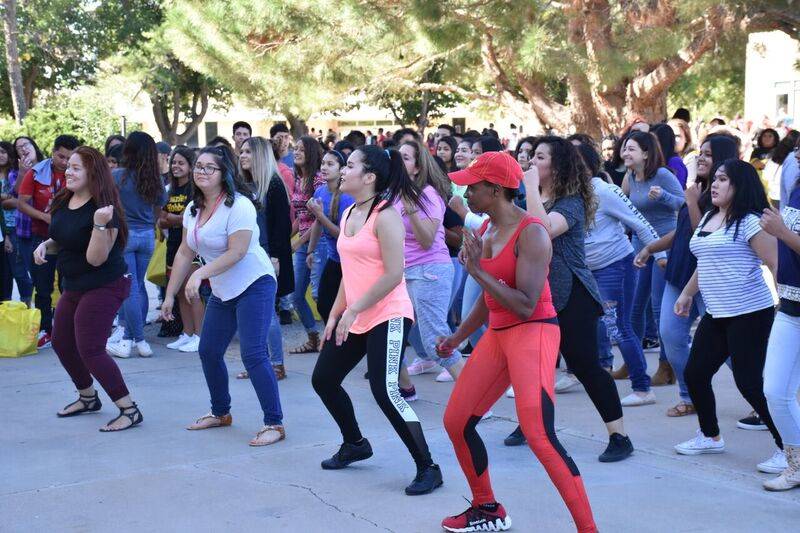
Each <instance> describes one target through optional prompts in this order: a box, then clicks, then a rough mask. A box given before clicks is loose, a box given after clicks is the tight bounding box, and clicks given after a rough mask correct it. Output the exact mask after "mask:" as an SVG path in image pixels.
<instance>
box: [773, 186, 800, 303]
mask: <svg viewBox="0 0 800 533" xmlns="http://www.w3.org/2000/svg"><path fill="white" fill-rule="evenodd" d="M783 222H784V224H786V227H787V228H789V229H790V230H792V232H793V233H797V234H800V187H795V188H794V189H793V190H792V191H791V195H790V196H789V201H788V202H787V204H786V205H785V206H783ZM778 296H779V297H780V299H781V311H783V312H784V313H786V314H789V315H791V316H800V255H798V254H797V252H795V251H794V250H792V249H791V248H789V246H788V245H787V244H786V243H785V242H783V241H781V240H778Z"/></svg>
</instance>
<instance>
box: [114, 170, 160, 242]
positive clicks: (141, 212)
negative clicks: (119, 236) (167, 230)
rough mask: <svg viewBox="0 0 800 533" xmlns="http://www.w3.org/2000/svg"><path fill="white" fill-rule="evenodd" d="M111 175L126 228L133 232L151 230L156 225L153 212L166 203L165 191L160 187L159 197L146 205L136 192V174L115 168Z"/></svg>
mask: <svg viewBox="0 0 800 533" xmlns="http://www.w3.org/2000/svg"><path fill="white" fill-rule="evenodd" d="M111 175H112V176H114V181H115V182H116V184H117V187H118V188H119V196H120V200H121V202H122V207H123V208H124V209H125V219H126V220H127V221H128V228H129V229H131V230H133V231H142V230H146V229H153V228H154V227H155V223H156V215H155V212H156V211H157V210H160V209H161V207H163V206H164V204H166V203H167V191H166V189H164V188H163V187H162V189H161V196H159V197H158V198H156V201H155V202H154V203H148V202H146V201H145V200H144V199H143V198H142V197H141V196H140V195H139V192H138V191H137V190H136V173H135V172H134V171H133V170H128V169H126V168H115V169H114V170H113V171H112V172H111ZM123 178H124V179H123ZM159 183H160V180H159Z"/></svg>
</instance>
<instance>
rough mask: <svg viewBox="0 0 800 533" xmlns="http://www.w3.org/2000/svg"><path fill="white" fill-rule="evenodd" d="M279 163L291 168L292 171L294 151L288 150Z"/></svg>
mask: <svg viewBox="0 0 800 533" xmlns="http://www.w3.org/2000/svg"><path fill="white" fill-rule="evenodd" d="M281 163H283V164H284V165H286V166H287V167H289V168H290V169H292V172H294V152H293V151H291V150H289V151H288V152H286V155H285V156H283V157H281Z"/></svg>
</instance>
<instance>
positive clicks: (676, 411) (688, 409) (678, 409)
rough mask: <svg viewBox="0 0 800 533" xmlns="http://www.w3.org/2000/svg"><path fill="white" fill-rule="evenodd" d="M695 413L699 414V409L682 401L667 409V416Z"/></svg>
mask: <svg viewBox="0 0 800 533" xmlns="http://www.w3.org/2000/svg"><path fill="white" fill-rule="evenodd" d="M695 414H697V410H696V409H695V408H694V405H692V404H690V403H686V402H680V403H678V404H677V405H675V406H674V407H670V408H669V409H667V416H671V417H673V418H674V417H679V416H688V415H695Z"/></svg>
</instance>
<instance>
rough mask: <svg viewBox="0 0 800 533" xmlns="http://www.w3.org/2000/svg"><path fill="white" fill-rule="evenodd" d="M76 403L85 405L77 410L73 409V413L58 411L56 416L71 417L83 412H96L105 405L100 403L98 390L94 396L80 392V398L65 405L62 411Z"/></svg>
mask: <svg viewBox="0 0 800 533" xmlns="http://www.w3.org/2000/svg"><path fill="white" fill-rule="evenodd" d="M76 403H80V404H82V405H83V407H82V408H81V409H78V410H77V411H72V412H71V413H66V414H61V413H56V416H57V417H58V418H69V417H71V416H77V415H82V414H83V413H94V412H96V411H99V410H100V409H101V408H102V407H103V404H102V403H100V397H99V396H97V391H94V396H84V395H83V394H79V395H78V399H77V400H75V401H74V402H72V403H70V404H67V405H65V406H64V408H63V409H62V411H66V410H67V408H69V407H72V406H73V405H75V404H76Z"/></svg>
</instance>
